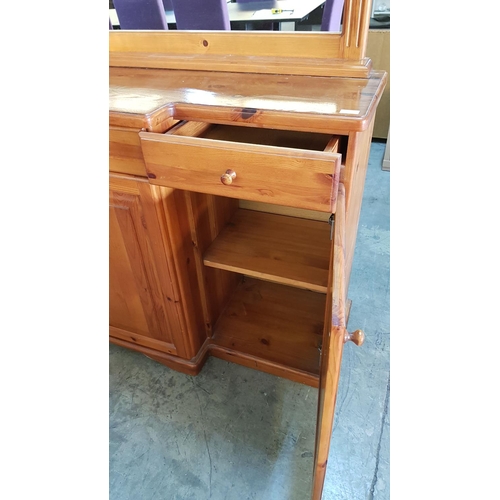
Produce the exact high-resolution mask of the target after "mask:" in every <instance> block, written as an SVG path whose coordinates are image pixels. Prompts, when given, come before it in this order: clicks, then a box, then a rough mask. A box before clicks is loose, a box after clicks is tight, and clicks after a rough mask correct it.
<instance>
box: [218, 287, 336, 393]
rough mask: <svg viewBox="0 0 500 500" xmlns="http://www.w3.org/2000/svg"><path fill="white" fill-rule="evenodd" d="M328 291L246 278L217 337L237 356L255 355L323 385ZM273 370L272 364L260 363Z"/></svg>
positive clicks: (305, 380) (236, 358)
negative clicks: (321, 361) (321, 351)
mask: <svg viewBox="0 0 500 500" xmlns="http://www.w3.org/2000/svg"><path fill="white" fill-rule="evenodd" d="M325 297H326V295H324V294H320V293H316V292H311V291H307V290H302V289H299V288H294V287H289V286H284V285H279V284H276V283H270V282H266V281H260V280H256V279H253V278H245V280H244V281H243V282H242V283H241V284H240V286H239V287H238V288H237V289H236V291H235V292H234V294H233V296H232V298H231V301H230V302H229V304H228V305H227V307H226V308H225V310H224V312H223V313H222V315H221V317H220V318H219V321H218V322H217V324H216V325H215V328H214V336H213V338H212V340H211V343H212V344H213V345H214V346H217V347H219V348H221V349H222V348H224V349H226V352H231V353H232V355H233V361H234V362H235V363H238V362H239V358H240V357H241V356H242V357H246V356H248V355H249V356H253V357H254V358H255V359H261V360H266V361H267V362H269V363H271V364H273V365H274V367H275V369H278V368H279V369H280V374H281V375H283V374H285V373H287V374H289V375H288V376H290V375H291V374H292V373H293V375H294V378H295V380H298V381H301V382H303V383H308V384H309V385H314V386H317V377H318V375H319V346H320V343H321V338H322V331H323V322H322V318H323V312H324V309H325ZM260 369H262V370H263V371H267V369H266V366H264V365H262V366H261V367H260Z"/></svg>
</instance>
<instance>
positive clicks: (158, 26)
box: [113, 0, 168, 30]
mask: <svg viewBox="0 0 500 500" xmlns="http://www.w3.org/2000/svg"><path fill="white" fill-rule="evenodd" d="M113 4H114V6H115V9H116V14H117V15H118V20H119V21H120V28H121V29H122V30H168V25H167V18H166V16H165V8H164V7H163V2H162V0H113Z"/></svg>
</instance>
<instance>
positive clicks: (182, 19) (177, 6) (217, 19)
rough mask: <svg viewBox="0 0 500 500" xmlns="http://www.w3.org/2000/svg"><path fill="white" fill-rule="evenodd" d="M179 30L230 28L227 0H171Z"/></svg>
mask: <svg viewBox="0 0 500 500" xmlns="http://www.w3.org/2000/svg"><path fill="white" fill-rule="evenodd" d="M171 2H172V4H173V6H174V14H175V22H176V24H177V29H178V30H230V29H231V24H230V22H229V13H228V10H227V0H171Z"/></svg>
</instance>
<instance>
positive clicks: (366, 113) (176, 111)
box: [109, 67, 386, 135]
mask: <svg viewBox="0 0 500 500" xmlns="http://www.w3.org/2000/svg"><path fill="white" fill-rule="evenodd" d="M385 80H386V73H385V72H376V71H373V72H371V73H370V77H369V78H333V77H311V76H289V75H264V74H252V75H245V74H237V73H217V72H213V71H212V72H210V71H170V70H157V69H143V68H119V67H116V68H110V73H109V110H110V125H111V126H118V127H130V128H139V129H140V128H145V129H146V130H148V131H154V132H164V131H165V130H167V129H168V128H169V127H171V126H172V125H174V124H175V120H189V121H202V122H209V123H226V124H232V125H241V126H246V127H267V128H278V129H283V130H299V131H302V132H308V131H309V132H316V133H318V132H319V133H329V134H339V135H343V134H345V133H346V132H348V131H361V130H364V129H366V127H367V126H368V124H369V123H370V120H371V118H372V117H373V115H374V113H375V109H376V106H377V103H378V101H379V99H380V95H381V94H382V91H383V88H384V85H385Z"/></svg>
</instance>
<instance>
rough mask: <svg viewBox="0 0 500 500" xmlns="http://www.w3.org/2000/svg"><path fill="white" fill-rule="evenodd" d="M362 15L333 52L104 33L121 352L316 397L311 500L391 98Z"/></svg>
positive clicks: (356, 336)
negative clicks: (227, 370)
mask: <svg viewBox="0 0 500 500" xmlns="http://www.w3.org/2000/svg"><path fill="white" fill-rule="evenodd" d="M367 5H368V4H366V5H365V4H363V6H362V7H359V3H356V2H354V1H353V0H346V3H345V10H344V18H345V22H344V25H345V26H349V30H347V32H346V33H342V34H337V35H329V34H314V33H302V34H292V35H286V37H288V36H290V37H292V38H290V39H289V38H286V37H285V36H281V35H283V33H282V34H270V33H260V34H259V36H255V34H250V33H238V35H233V34H231V33H219V32H214V33H208V32H200V33H196V32H193V33H179V32H171V33H169V32H164V33H151V34H146V33H140V32H137V33H126V32H121V33H119V32H117V33H113V34H110V66H111V67H110V115H109V116H110V169H111V170H113V171H114V172H121V173H122V174H129V175H127V176H124V175H119V174H117V173H116V174H112V175H111V177H110V178H111V212H110V238H111V240H112V244H111V251H110V257H111V263H110V321H111V330H110V331H111V339H112V341H113V342H117V343H120V344H121V345H125V346H127V347H129V348H133V349H137V350H139V351H141V352H144V353H145V354H147V355H149V356H150V357H152V358H153V359H156V360H158V361H161V362H163V363H165V364H167V366H170V367H172V368H175V369H179V370H183V371H184V372H186V373H191V374H196V373H198V371H199V370H200V369H201V368H202V366H203V363H204V361H205V359H206V358H207V356H209V355H212V356H217V357H220V358H222V359H225V360H228V361H232V362H235V363H239V364H242V365H244V366H247V367H250V368H253V369H257V370H262V371H266V372H268V373H271V374H274V375H278V376H281V377H287V378H289V379H291V380H294V381H296V382H300V383H304V384H308V385H310V386H313V387H316V388H318V412H317V432H316V448H315V458H314V472H313V474H314V480H313V489H312V492H311V498H312V499H313V500H319V499H320V498H321V495H322V488H323V481H324V477H325V473H326V464H327V461H328V453H329V447H330V440H331V439H330V438H331V432H332V424H333V416H334V409H335V399H336V394H337V385H338V380H339V374H340V366H341V359H342V353H343V349H344V344H345V343H346V342H348V341H353V342H354V343H355V344H358V345H360V344H361V343H362V342H363V337H364V335H363V333H362V332H361V331H359V330H356V331H354V332H352V333H349V331H348V330H347V322H348V316H349V308H350V303H349V301H348V300H347V293H348V284H349V275H350V270H351V266H352V259H353V255H354V248H355V243H356V233H357V228H358V220H359V213H360V209H361V200H362V196H363V187H364V179H365V174H366V169H367V164H368V157H369V149H370V144H371V138H372V132H373V126H374V118H375V111H376V108H377V105H378V102H379V100H380V97H381V94H382V91H383V89H384V86H385V83H386V74H385V73H384V72H377V71H373V70H372V68H371V62H370V60H369V59H367V58H365V54H364V49H365V45H366V37H367V31H368V20H369V16H368V15H367V8H368V7H367ZM303 35H305V36H303ZM325 36H326V37H328V38H325ZM327 40H328V41H330V42H332V43H331V45H329V44H326V45H325V41H327ZM231 42H232V43H231ZM228 47H230V53H228V50H229V49H228ZM188 53H189V54H188ZM311 54H313V55H311ZM130 174H136V175H137V176H136V177H134V176H132V175H130Z"/></svg>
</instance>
